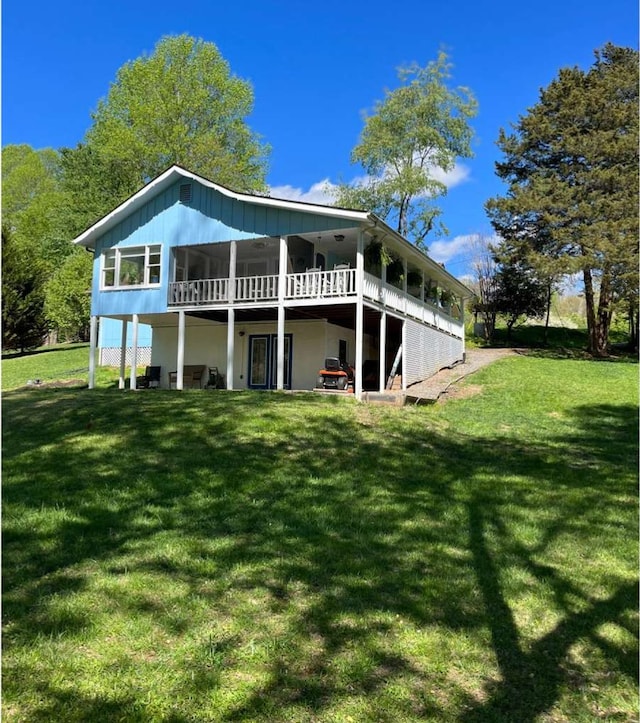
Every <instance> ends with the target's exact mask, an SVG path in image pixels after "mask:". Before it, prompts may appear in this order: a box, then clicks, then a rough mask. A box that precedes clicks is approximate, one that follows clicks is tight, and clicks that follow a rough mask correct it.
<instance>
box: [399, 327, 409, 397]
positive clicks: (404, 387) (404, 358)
mask: <svg viewBox="0 0 640 723" xmlns="http://www.w3.org/2000/svg"><path fill="white" fill-rule="evenodd" d="M408 356H409V354H408V347H407V320H406V319H405V320H404V321H403V322H402V371H401V374H402V391H403V392H406V391H407V357H408Z"/></svg>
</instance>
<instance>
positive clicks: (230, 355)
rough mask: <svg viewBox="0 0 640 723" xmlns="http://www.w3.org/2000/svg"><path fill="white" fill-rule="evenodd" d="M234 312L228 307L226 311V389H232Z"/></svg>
mask: <svg viewBox="0 0 640 723" xmlns="http://www.w3.org/2000/svg"><path fill="white" fill-rule="evenodd" d="M235 320H236V313H235V310H234V309H233V308H232V307H230V308H229V310H228V311H227V389H229V390H231V389H233V357H234V355H235V328H236V324H235Z"/></svg>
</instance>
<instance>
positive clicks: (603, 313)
mask: <svg viewBox="0 0 640 723" xmlns="http://www.w3.org/2000/svg"><path fill="white" fill-rule="evenodd" d="M583 273H584V298H585V302H586V307H587V328H588V331H589V352H591V354H593V356H597V357H606V356H607V355H608V346H609V327H610V326H611V301H612V292H611V277H610V275H609V271H608V269H606V268H605V269H604V271H603V274H602V279H601V281H600V294H599V298H598V308H597V309H596V305H595V294H594V292H593V278H592V276H591V269H584V272H583Z"/></svg>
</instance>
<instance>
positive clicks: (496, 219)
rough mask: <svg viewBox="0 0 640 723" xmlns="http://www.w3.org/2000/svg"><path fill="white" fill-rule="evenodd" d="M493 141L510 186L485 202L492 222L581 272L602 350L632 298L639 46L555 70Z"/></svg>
mask: <svg viewBox="0 0 640 723" xmlns="http://www.w3.org/2000/svg"><path fill="white" fill-rule="evenodd" d="M498 146H499V147H500V149H501V150H502V152H503V153H504V156H505V159H504V160H503V161H502V162H500V163H497V164H496V167H497V173H498V175H499V176H500V178H502V179H504V180H505V181H506V182H507V183H508V186H509V187H508V191H507V194H506V195H505V196H504V197H496V198H493V199H491V200H490V201H489V202H488V203H487V211H488V213H489V216H490V218H491V220H492V223H494V226H495V228H496V230H498V231H499V233H500V234H502V235H503V236H504V237H506V238H507V239H508V240H509V241H514V240H518V241H519V242H522V243H523V244H528V245H529V248H530V249H532V250H533V251H535V244H534V242H533V240H534V239H538V238H543V239H544V244H543V245H542V247H541V248H539V249H538V250H537V252H536V253H537V255H538V257H539V258H546V259H547V260H549V261H550V266H551V267H555V269H556V270H559V271H561V273H563V274H565V275H567V274H572V273H576V272H580V273H581V274H582V279H583V282H584V293H585V301H586V309H587V325H588V330H589V350H590V351H591V353H593V354H594V355H598V356H603V355H606V353H607V346H608V335H609V328H610V324H611V318H612V314H613V311H614V309H615V307H616V304H618V303H620V302H621V301H623V300H626V301H627V302H630V303H632V302H631V299H633V298H634V295H635V298H637V287H638V208H637V199H638V52H637V51H636V50H633V49H631V48H621V47H617V46H614V45H612V44H611V43H609V44H607V45H605V46H604V48H602V49H601V50H599V51H596V60H595V63H594V65H593V66H592V67H591V68H590V69H589V70H588V71H586V72H585V71H583V70H581V69H579V68H564V69H562V70H560V72H559V75H558V77H557V78H556V79H555V80H554V81H553V82H552V83H551V84H550V85H549V87H548V88H546V89H543V90H542V91H541V93H540V100H539V101H538V103H537V104H536V105H535V106H533V107H532V108H530V109H529V111H528V113H527V115H526V116H523V117H521V118H520V119H519V121H518V123H517V124H516V125H515V127H514V133H512V134H507V133H505V132H504V130H502V131H501V132H500V136H499V139H498ZM527 229H529V231H527ZM531 229H535V231H536V233H532V232H531ZM536 253H532V254H531V255H530V259H532V260H534V259H535V256H536Z"/></svg>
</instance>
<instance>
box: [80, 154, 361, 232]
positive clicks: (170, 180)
mask: <svg viewBox="0 0 640 723" xmlns="http://www.w3.org/2000/svg"><path fill="white" fill-rule="evenodd" d="M180 180H190V181H196V182H197V183H200V184H202V185H203V186H205V187H207V188H211V189H213V190H215V191H218V192H219V193H221V194H222V195H223V196H226V197H227V198H231V199H233V200H235V201H243V202H245V203H251V204H254V205H256V206H264V207H266V208H276V209H285V210H291V211H299V212H301V213H312V214H315V215H321V216H330V217H333V218H337V219H344V220H348V221H354V222H356V223H357V222H362V221H366V220H367V218H368V214H367V213H366V212H364V211H355V210H353V209H347V208H339V207H336V206H323V205H320V204H316V203H306V202H303V201H289V200H286V199H279V198H271V197H270V196H254V195H252V194H250V193H239V192H237V191H232V190H231V189H230V188H226V187H225V186H221V185H220V184H219V183H214V182H213V181H210V180H208V179H207V178H204V177H202V176H199V175H197V174H196V173H192V172H191V171H188V170H187V169H186V168H182V167H180V166H171V168H168V169H167V170H166V171H165V172H164V173H161V174H160V175H159V176H157V177H156V178H154V179H153V180H152V181H150V182H149V183H147V185H146V186H143V187H142V188H141V189H140V190H139V191H137V192H136V193H134V194H133V196H131V197H129V198H128V199H127V200H126V201H123V202H122V203H121V204H120V205H119V206H117V207H116V208H114V210H113V211H111V212H110V213H108V214H107V215H106V216H103V217H102V218H101V219H100V220H99V221H97V222H96V223H94V224H93V226H90V227H89V228H88V229H87V230H86V231H83V232H82V233H81V234H80V235H79V236H77V237H76V238H75V239H73V243H74V244H78V245H79V246H91V245H92V244H93V243H94V241H95V240H96V239H97V238H99V237H100V236H102V234H104V233H106V232H107V231H109V230H110V229H112V228H113V227H114V226H116V225H117V224H118V223H120V221H122V219H124V218H125V217H126V216H128V215H129V214H131V213H133V212H134V211H136V210H138V209H139V208H141V207H142V206H143V205H144V204H145V203H147V202H148V201H149V200H150V199H151V198H153V197H154V196H156V195H158V194H159V193H161V192H162V191H164V190H165V189H167V188H169V187H170V186H172V185H173V184H174V183H176V182H177V181H180Z"/></svg>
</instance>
